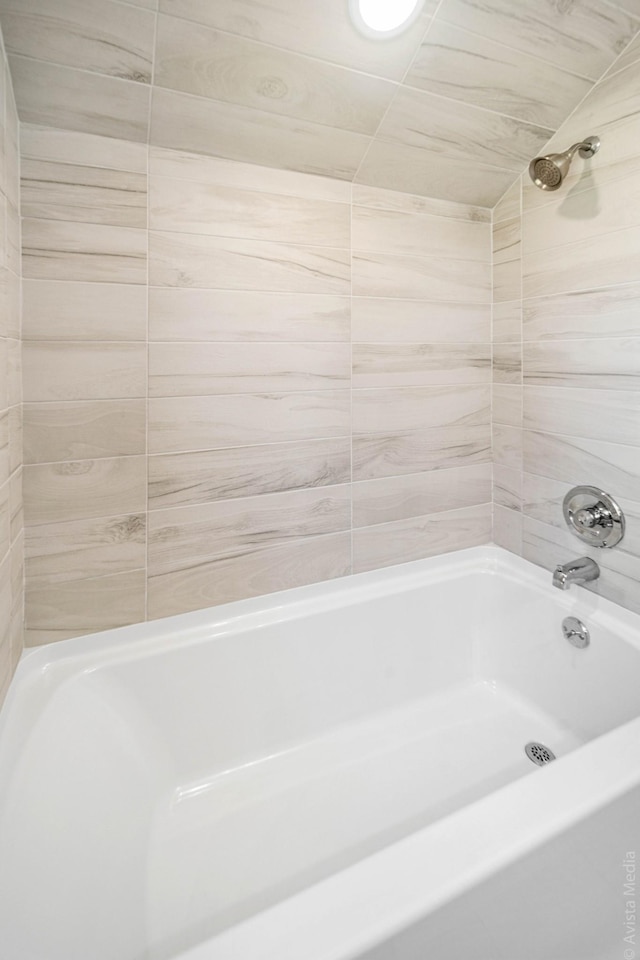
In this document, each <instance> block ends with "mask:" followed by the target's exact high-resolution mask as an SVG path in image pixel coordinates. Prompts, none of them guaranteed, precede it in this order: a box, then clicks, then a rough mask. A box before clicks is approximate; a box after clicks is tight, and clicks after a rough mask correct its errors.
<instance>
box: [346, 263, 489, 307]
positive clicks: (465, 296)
mask: <svg viewBox="0 0 640 960" xmlns="http://www.w3.org/2000/svg"><path fill="white" fill-rule="evenodd" d="M352 278H353V279H352V284H353V293H354V294H355V295H356V296H363V297H397V298H399V299H404V298H407V299H410V300H415V299H418V300H454V301H459V300H467V301H472V302H475V303H488V302H489V301H490V298H491V270H490V269H489V266H488V264H486V263H478V262H477V261H475V260H448V259H445V258H443V257H428V258H427V257H408V256H402V257H397V256H393V255H392V254H381V253H362V252H360V251H354V253H353V258H352Z"/></svg>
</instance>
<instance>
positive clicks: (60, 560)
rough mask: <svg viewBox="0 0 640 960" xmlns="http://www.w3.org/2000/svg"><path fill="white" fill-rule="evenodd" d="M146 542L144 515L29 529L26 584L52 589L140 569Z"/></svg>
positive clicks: (54, 524) (26, 542) (45, 525)
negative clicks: (90, 578) (52, 587)
mask: <svg viewBox="0 0 640 960" xmlns="http://www.w3.org/2000/svg"><path fill="white" fill-rule="evenodd" d="M146 541H147V535H146V522H145V517H144V515H143V514H126V515H124V516H117V517H106V518H104V517H103V518H100V519H97V520H72V521H67V522H65V523H44V524H38V525H37V526H30V527H27V530H26V538H25V553H26V572H27V581H28V582H29V584H30V585H31V586H37V585H38V584H40V585H42V586H51V585H52V584H54V583H64V582H66V581H69V580H83V579H86V578H87V577H102V576H111V575H113V574H118V573H124V572H125V571H127V570H140V569H142V568H143V567H144V565H145V563H146Z"/></svg>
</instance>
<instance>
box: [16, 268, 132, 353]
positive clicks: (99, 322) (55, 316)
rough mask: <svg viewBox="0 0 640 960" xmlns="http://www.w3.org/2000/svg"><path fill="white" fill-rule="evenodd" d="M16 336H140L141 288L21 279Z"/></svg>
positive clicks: (47, 338) (126, 338)
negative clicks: (20, 300) (18, 331)
mask: <svg viewBox="0 0 640 960" xmlns="http://www.w3.org/2000/svg"><path fill="white" fill-rule="evenodd" d="M22 334H23V337H24V339H25V340H116V341H123V340H145V339H146V335H147V290H146V287H144V286H142V285H135V284H125V283H83V282H76V281H73V280H72V281H60V280H27V279H25V280H23V281H22Z"/></svg>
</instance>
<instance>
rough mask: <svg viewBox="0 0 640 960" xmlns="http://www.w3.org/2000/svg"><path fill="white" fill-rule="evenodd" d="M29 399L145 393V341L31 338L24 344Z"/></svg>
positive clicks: (66, 398) (99, 398)
mask: <svg viewBox="0 0 640 960" xmlns="http://www.w3.org/2000/svg"><path fill="white" fill-rule="evenodd" d="M22 359H23V368H24V398H25V400H106V399H115V398H123V397H144V396H145V395H146V389H147V383H146V372H147V348H146V345H145V344H142V343H107V342H103V343H101V342H94V343H89V342H87V341H68V340H67V341H64V340H31V341H27V342H25V344H24V345H23V358H22Z"/></svg>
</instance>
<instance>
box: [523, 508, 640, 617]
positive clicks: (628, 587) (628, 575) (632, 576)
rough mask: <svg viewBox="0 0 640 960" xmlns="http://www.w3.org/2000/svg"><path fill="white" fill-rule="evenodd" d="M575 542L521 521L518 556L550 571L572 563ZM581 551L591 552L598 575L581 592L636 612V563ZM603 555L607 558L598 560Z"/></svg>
mask: <svg viewBox="0 0 640 960" xmlns="http://www.w3.org/2000/svg"><path fill="white" fill-rule="evenodd" d="M575 545H576V538H575V536H574V535H573V534H572V533H569V531H568V530H559V529H557V528H556V527H552V526H551V525H550V524H547V523H540V522H539V521H537V520H533V519H532V518H531V517H524V518H523V543H522V555H523V557H524V558H525V560H530V561H531V562H532V563H536V564H538V565H539V566H541V567H544V568H546V569H547V570H549V571H552V570H553V569H554V567H555V566H556V565H557V564H559V563H567V562H568V561H570V560H574V559H575V555H576V553H575ZM596 550H597V548H590V547H586V548H585V547H584V545H583V552H584V553H585V554H587V555H588V554H590V553H591V552H593V559H594V560H596V561H597V563H598V564H599V566H600V568H601V575H600V577H599V578H598V580H596V581H595V582H594V583H587V584H584V589H586V590H589V591H590V592H592V593H596V594H598V595H600V596H603V597H607V598H608V599H609V600H612V601H613V602H614V603H619V604H621V605H623V606H625V607H627V608H628V609H631V610H636V611H638V610H640V599H639V598H640V591H639V590H638V582H639V581H640V568H639V562H638V559H637V558H635V557H631V556H630V555H629V554H626V553H617V552H616V551H615V550H606V551H605V550H597V555H596ZM604 553H606V554H607V556H602V554H604Z"/></svg>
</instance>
